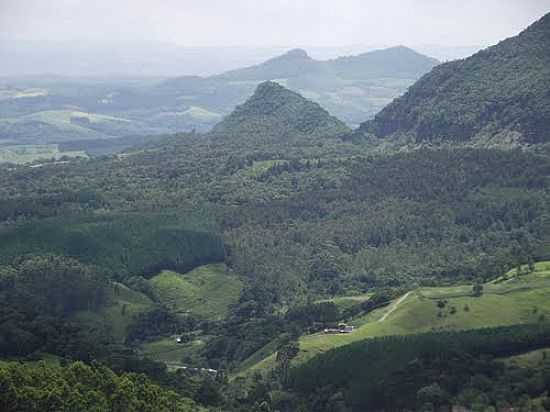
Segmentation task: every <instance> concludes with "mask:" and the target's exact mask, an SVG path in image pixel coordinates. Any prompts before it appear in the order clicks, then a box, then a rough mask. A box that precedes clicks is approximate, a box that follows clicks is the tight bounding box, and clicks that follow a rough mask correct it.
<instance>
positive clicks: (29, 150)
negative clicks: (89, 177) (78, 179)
mask: <svg viewBox="0 0 550 412" xmlns="http://www.w3.org/2000/svg"><path fill="white" fill-rule="evenodd" d="M64 156H66V157H84V158H87V157H88V156H87V155H86V153H85V152H83V151H70V152H61V151H59V146H58V145H56V144H46V145H16V146H0V163H15V164H26V163H32V162H35V161H37V160H51V159H54V160H59V159H61V158H62V157H64Z"/></svg>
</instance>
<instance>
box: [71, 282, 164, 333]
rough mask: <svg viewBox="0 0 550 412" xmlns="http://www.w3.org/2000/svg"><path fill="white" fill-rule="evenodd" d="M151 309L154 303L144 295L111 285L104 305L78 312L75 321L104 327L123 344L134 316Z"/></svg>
mask: <svg viewBox="0 0 550 412" xmlns="http://www.w3.org/2000/svg"><path fill="white" fill-rule="evenodd" d="M153 308H154V303H153V302H152V301H151V299H149V298H148V297H147V296H145V295H144V294H142V293H140V292H136V291H134V290H132V289H129V288H128V287H126V286H124V285H123V284H121V283H113V284H112V285H111V286H110V287H109V289H108V292H107V298H106V303H105V304H104V305H103V306H102V307H101V308H100V309H99V310H97V311H94V312H92V311H82V312H79V313H78V314H77V315H76V319H77V320H78V321H80V322H83V323H84V324H88V325H90V326H92V327H93V326H96V325H97V326H100V327H106V328H107V332H108V333H109V334H110V335H111V336H112V337H113V338H114V339H115V340H117V341H118V342H124V340H125V339H126V334H127V330H128V326H130V324H131V323H132V322H133V319H134V317H135V315H137V314H139V313H143V312H147V311H150V310H152V309H153Z"/></svg>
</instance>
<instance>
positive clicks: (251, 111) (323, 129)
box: [211, 81, 349, 143]
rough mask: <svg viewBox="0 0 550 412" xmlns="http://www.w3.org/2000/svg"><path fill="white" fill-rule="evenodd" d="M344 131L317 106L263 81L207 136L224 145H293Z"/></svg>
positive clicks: (338, 121) (337, 122)
mask: <svg viewBox="0 0 550 412" xmlns="http://www.w3.org/2000/svg"><path fill="white" fill-rule="evenodd" d="M348 130H349V129H348V128H347V127H346V125H345V124H344V123H342V122H341V121H340V120H338V119H337V118H335V117H333V116H331V115H330V114H329V113H328V112H327V111H326V110H325V109H323V108H322V107H321V106H320V105H319V104H317V103H314V102H311V101H309V100H307V99H305V98H303V97H302V96H300V95H299V94H298V93H295V92H293V91H291V90H288V89H286V88H284V87H283V86H281V85H279V84H278V83H275V82H272V81H267V82H264V83H261V84H260V85H259V86H258V87H257V88H256V91H255V92H254V94H253V95H252V97H250V98H249V99H248V100H247V101H246V102H245V103H244V104H242V105H240V106H237V108H236V109H235V110H234V111H233V112H232V113H231V114H230V115H229V116H227V117H226V118H225V119H224V120H222V121H221V122H220V123H219V124H218V125H216V126H215V127H214V129H213V130H212V132H211V135H212V136H214V138H221V139H225V140H226V141H227V140H228V139H237V140H238V141H240V142H242V141H243V140H249V139H251V140H252V141H253V142H256V143H257V142H264V143H287V142H288V143H290V142H293V143H297V142H299V141H303V140H308V141H311V140H317V139H327V138H335V137H338V136H340V135H342V134H344V133H346V132H347V131H348Z"/></svg>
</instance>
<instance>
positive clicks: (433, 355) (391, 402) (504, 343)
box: [292, 324, 550, 411]
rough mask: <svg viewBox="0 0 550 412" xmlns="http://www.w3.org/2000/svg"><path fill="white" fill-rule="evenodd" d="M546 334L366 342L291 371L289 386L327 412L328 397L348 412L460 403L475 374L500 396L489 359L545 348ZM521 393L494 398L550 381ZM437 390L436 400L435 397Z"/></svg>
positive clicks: (526, 331) (545, 328)
mask: <svg viewBox="0 0 550 412" xmlns="http://www.w3.org/2000/svg"><path fill="white" fill-rule="evenodd" d="M549 331H550V326H549V325H548V324H536V325H522V326H510V327H499V328H491V329H480V330H471V331H459V332H433V333H425V334H419V335H410V336H388V337H383V338H372V339H367V340H364V341H360V342H356V343H353V344H350V345H346V346H343V347H340V348H336V349H332V350H330V351H328V352H326V353H324V354H322V355H318V356H316V357H315V358H313V359H312V360H310V361H308V362H307V363H305V364H303V365H300V366H298V367H296V368H295V369H294V370H293V372H292V377H293V381H292V387H293V388H295V389H296V390H298V391H299V392H300V393H301V394H302V396H303V397H305V398H307V399H308V400H309V402H310V405H312V409H313V410H319V411H324V410H326V411H328V410H332V409H330V408H331V407H334V404H333V402H331V400H330V399H329V398H331V397H332V398H333V400H335V399H338V400H339V401H343V402H344V403H345V404H346V405H348V406H349V407H351V409H352V410H401V409H411V408H412V409H415V408H418V409H421V408H422V407H423V406H424V405H423V403H424V402H427V403H429V402H430V399H431V398H430V397H434V398H436V397H437V396H440V399H439V400H438V401H436V405H432V407H434V406H435V407H439V406H450V405H452V404H455V403H456V404H461V402H463V401H464V399H463V398H461V396H466V395H467V393H463V392H467V391H466V390H467V389H471V388H470V386H469V383H470V379H474V378H475V377H477V378H475V379H478V380H482V381H483V382H485V383H487V381H489V384H488V386H489V387H490V389H491V390H494V391H496V392H497V394H498V392H499V391H502V388H495V387H493V386H492V385H491V383H490V381H491V379H492V378H496V377H498V372H499V371H502V367H498V366H497V363H496V362H492V361H491V359H493V358H494V357H505V356H511V355H515V354H519V353H523V352H527V351H530V350H534V349H538V348H545V347H548V346H550V335H549V333H548V332H549ZM455 368H456V369H455ZM516 379H517V378H516ZM512 380H513V379H512ZM501 384H502V385H504V383H503V382H501ZM507 384H509V385H512V383H511V382H508V383H507ZM516 384H521V380H516ZM495 386H496V384H495ZM522 388H523V389H522V390H524V391H525V392H524V393H520V394H518V393H517V392H516V393H515V394H514V395H513V396H518V397H517V398H516V399H514V398H513V396H507V397H506V396H504V398H500V399H498V400H499V401H506V402H508V403H509V404H515V403H514V402H515V401H518V400H519V399H520V396H519V395H530V396H540V395H542V394H543V392H544V391H545V390H547V389H548V388H550V381H546V383H542V385H538V386H537V390H535V391H534V392H536V394H534V393H533V392H529V391H528V385H524V386H522ZM478 389H479V388H478ZM488 389H489V388H488ZM430 391H431V392H432V393H431V394H430ZM437 391H439V392H440V393H439V395H434V394H433V392H437ZM478 392H479V391H478ZM487 392H489V390H487ZM441 393H444V394H446V396H443V395H441ZM337 394H339V395H337ZM475 395H476V396H477V395H479V393H476V394H475ZM500 395H503V394H502V393H500ZM495 396H496V395H495ZM472 397H473V398H475V396H472ZM433 400H434V399H431V401H433ZM486 401H487V403H488V404H487V406H490V404H491V401H492V402H493V406H495V404H494V402H496V399H492V400H491V399H486ZM413 405H416V406H415V407H413ZM463 406H470V405H463Z"/></svg>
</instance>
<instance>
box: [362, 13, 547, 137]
mask: <svg viewBox="0 0 550 412" xmlns="http://www.w3.org/2000/svg"><path fill="white" fill-rule="evenodd" d="M354 137H366V138H369V137H371V138H372V137H376V138H383V139H386V140H389V141H391V140H400V141H409V142H413V143H426V142H429V143H447V142H452V143H464V142H466V143H475V144H481V145H506V146H509V145H516V144H533V143H546V142H549V141H550V14H547V15H546V16H545V17H543V18H542V19H540V20H539V21H537V22H536V23H534V24H533V25H531V26H530V27H529V28H527V29H526V30H525V31H523V32H522V33H520V34H519V35H518V36H515V37H512V38H509V39H507V40H504V41H502V42H501V43H499V44H497V45H496V46H493V47H490V48H488V49H486V50H483V51H480V52H479V53H477V54H475V55H473V56H472V57H469V58H467V59H465V60H459V61H454V62H450V63H446V64H442V65H439V66H437V67H435V68H434V69H433V70H432V71H431V72H430V73H429V74H427V75H425V76H424V77H422V78H421V79H420V80H419V81H418V82H417V83H415V84H414V85H413V86H412V87H411V88H410V89H409V90H408V92H407V93H405V95H403V96H402V97H399V98H397V99H396V100H395V101H393V102H392V103H391V104H390V105H388V106H387V107H386V108H384V109H383V110H382V111H381V112H380V113H378V114H377V115H376V116H375V118H374V120H370V121H367V122H365V123H363V124H362V125H361V127H360V128H359V130H358V131H357V132H356V133H354Z"/></svg>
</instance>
